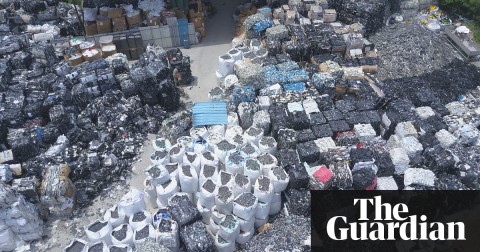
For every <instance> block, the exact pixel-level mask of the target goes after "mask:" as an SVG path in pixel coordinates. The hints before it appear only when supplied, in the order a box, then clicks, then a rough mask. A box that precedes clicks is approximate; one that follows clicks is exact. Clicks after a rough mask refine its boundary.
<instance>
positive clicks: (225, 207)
mask: <svg viewBox="0 0 480 252" xmlns="http://www.w3.org/2000/svg"><path fill="white" fill-rule="evenodd" d="M233 199H234V197H233V191H232V190H231V189H230V188H229V187H228V186H220V187H219V188H218V193H217V195H215V205H216V208H217V209H218V211H219V212H220V213H223V214H231V213H232V211H233Z"/></svg>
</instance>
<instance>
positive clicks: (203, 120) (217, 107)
mask: <svg viewBox="0 0 480 252" xmlns="http://www.w3.org/2000/svg"><path fill="white" fill-rule="evenodd" d="M192 115H193V126H194V127H197V126H206V125H218V124H227V123H228V112H227V103H226V102H196V103H194V104H193V108H192Z"/></svg>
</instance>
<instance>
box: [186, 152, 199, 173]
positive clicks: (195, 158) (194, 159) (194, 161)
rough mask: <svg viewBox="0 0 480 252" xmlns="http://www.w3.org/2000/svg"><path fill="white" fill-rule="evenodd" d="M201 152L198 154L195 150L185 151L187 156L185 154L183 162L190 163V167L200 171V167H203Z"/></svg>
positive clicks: (197, 171)
mask: <svg viewBox="0 0 480 252" xmlns="http://www.w3.org/2000/svg"><path fill="white" fill-rule="evenodd" d="M200 155H201V154H196V153H193V152H187V153H185V156H183V164H188V165H190V167H192V168H193V169H195V172H196V173H197V175H198V173H200V168H201V157H200Z"/></svg>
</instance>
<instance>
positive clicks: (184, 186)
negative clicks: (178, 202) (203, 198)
mask: <svg viewBox="0 0 480 252" xmlns="http://www.w3.org/2000/svg"><path fill="white" fill-rule="evenodd" d="M178 176H179V182H180V188H181V191H182V192H186V193H196V192H197V191H198V174H197V171H196V170H195V168H192V167H191V166H190V165H187V164H185V165H183V166H182V167H181V168H180V172H179V175H178Z"/></svg>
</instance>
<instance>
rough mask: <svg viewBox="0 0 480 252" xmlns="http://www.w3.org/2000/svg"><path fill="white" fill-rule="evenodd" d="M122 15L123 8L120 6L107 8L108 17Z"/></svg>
mask: <svg viewBox="0 0 480 252" xmlns="http://www.w3.org/2000/svg"><path fill="white" fill-rule="evenodd" d="M122 16H123V9H122V8H112V9H110V10H108V18H111V19H114V18H120V17H122Z"/></svg>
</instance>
